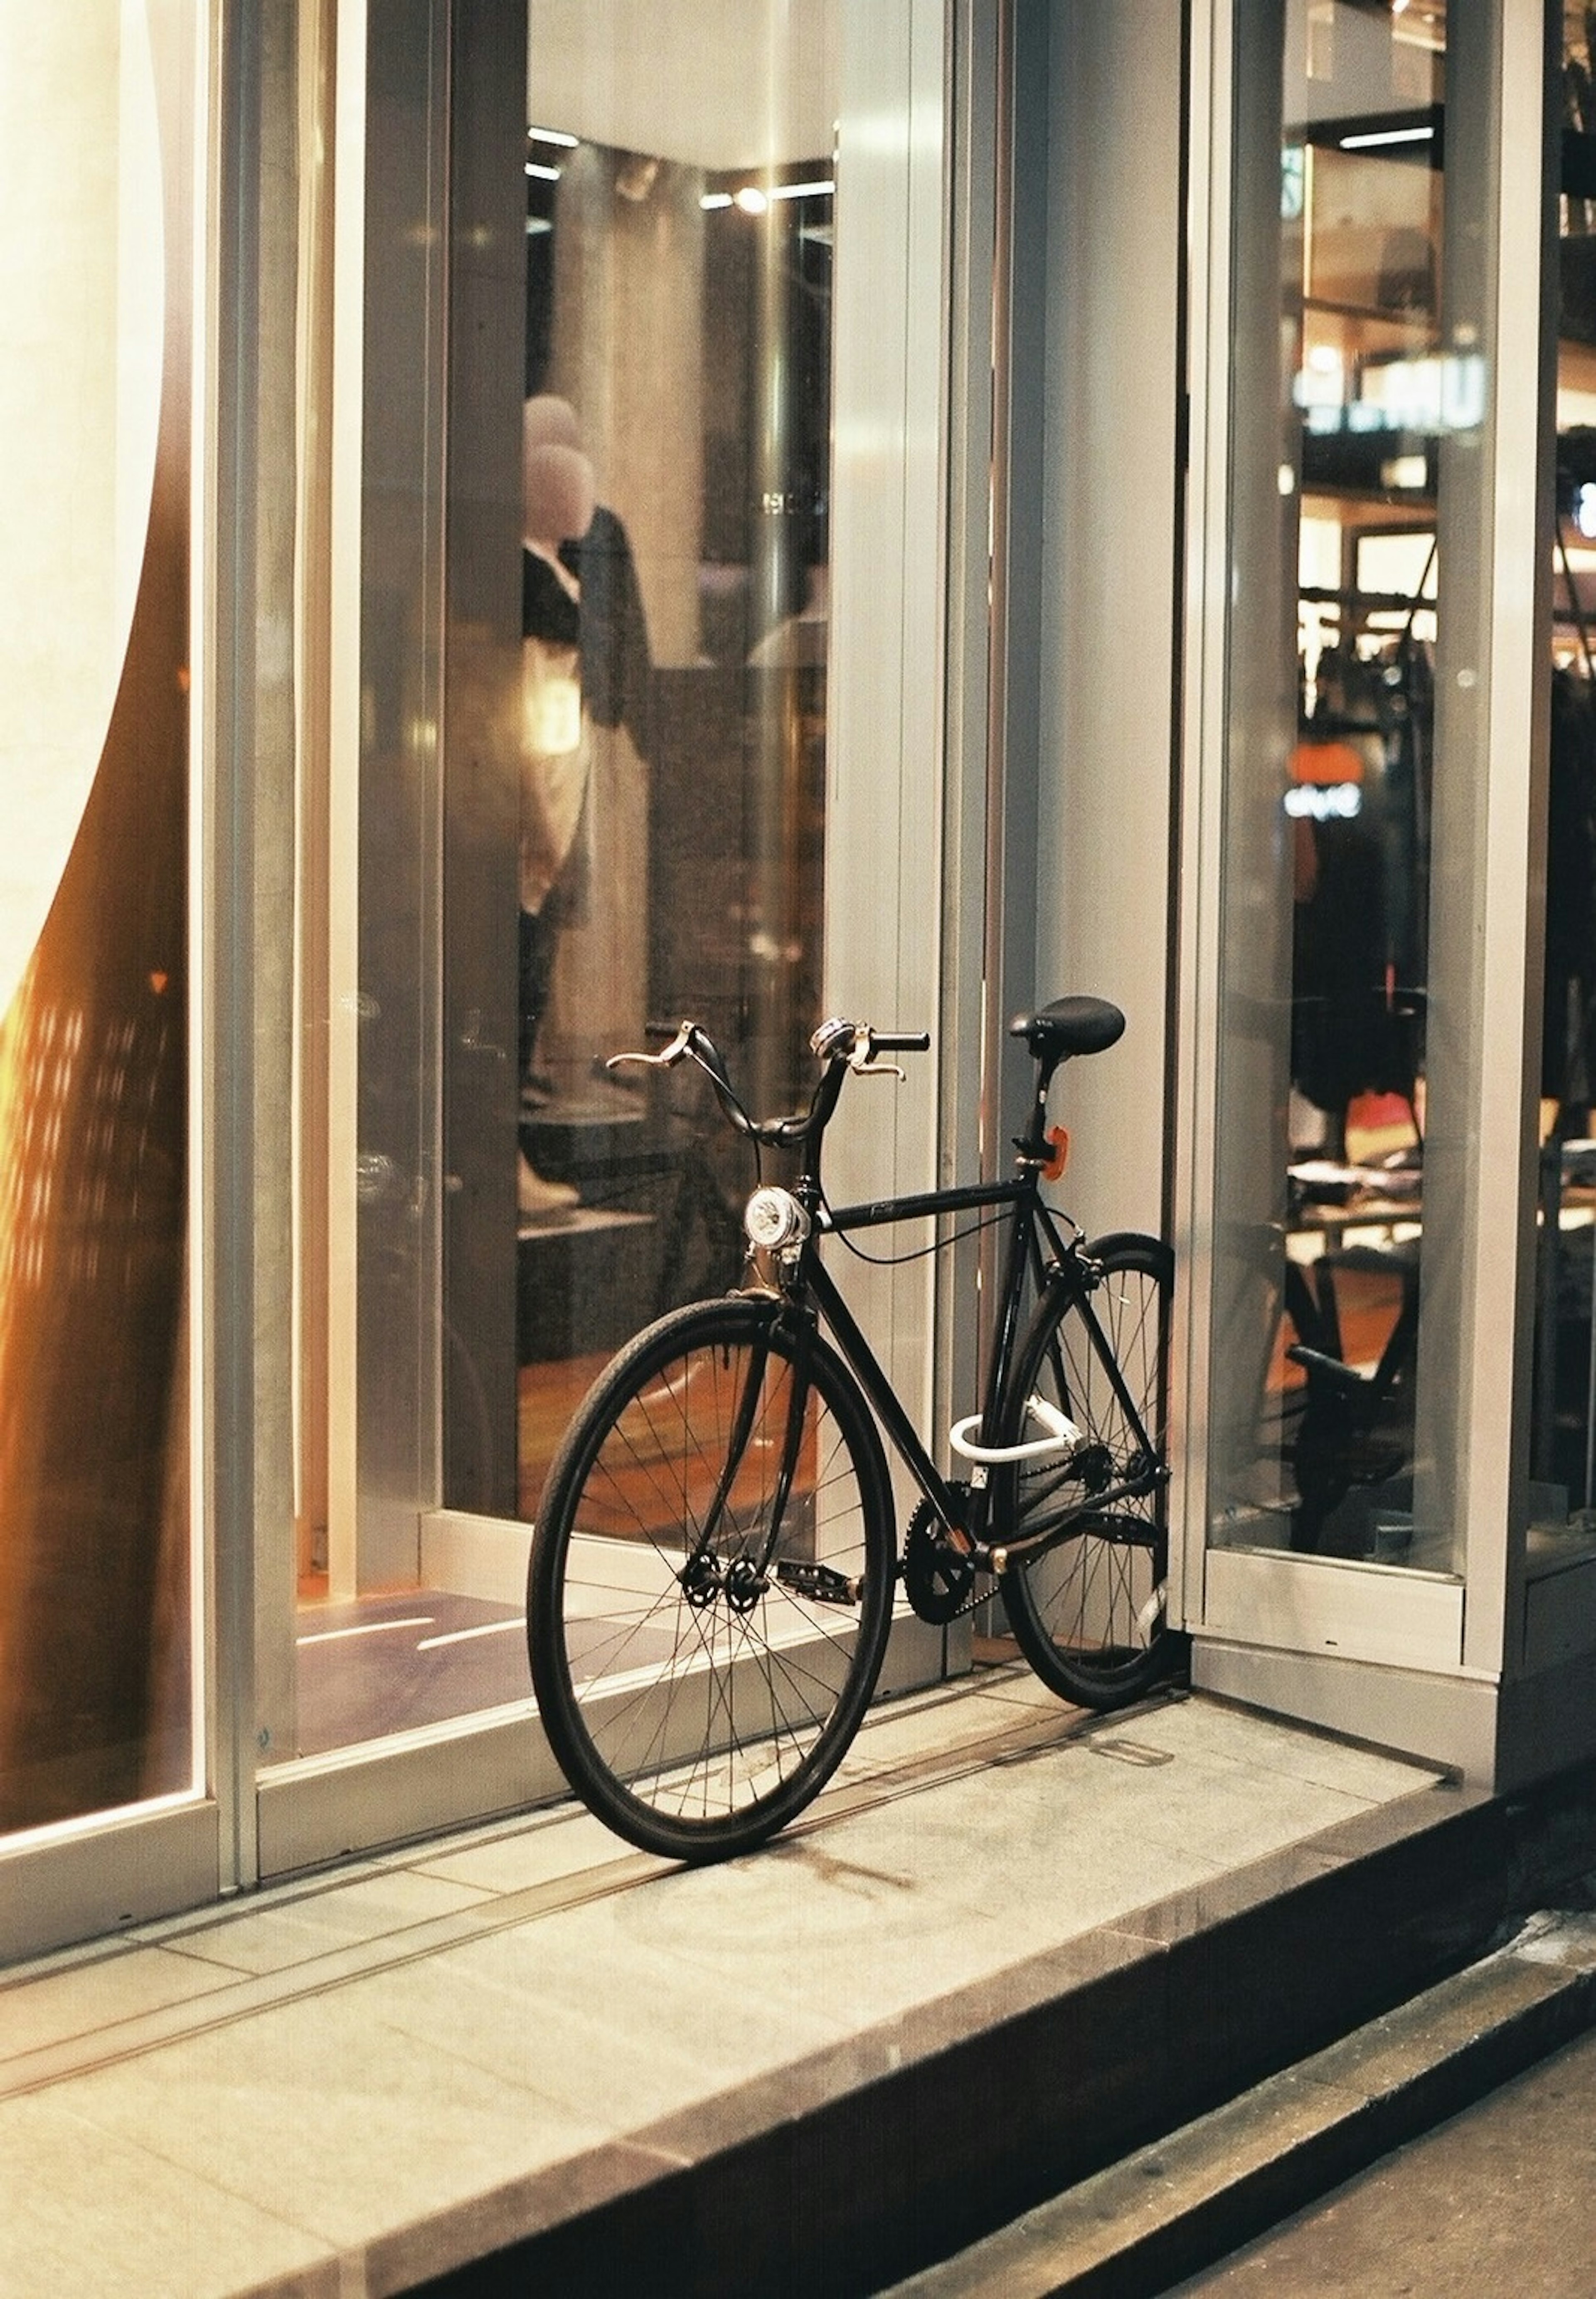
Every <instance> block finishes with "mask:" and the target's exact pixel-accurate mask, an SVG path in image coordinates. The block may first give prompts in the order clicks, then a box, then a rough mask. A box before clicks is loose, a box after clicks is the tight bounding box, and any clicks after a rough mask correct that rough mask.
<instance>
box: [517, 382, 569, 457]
mask: <svg viewBox="0 0 1596 2299" xmlns="http://www.w3.org/2000/svg"><path fill="white" fill-rule="evenodd" d="M581 444H582V434H581V430H580V427H578V422H577V411H576V409H575V408H574V407H573V406H572V405H571V403H570V402H569V399H556V398H555V396H554V394H553V392H549V391H540V392H539V393H538V394H536V397H535V398H532V399H528V401H527V403H526V404H525V406H524V407H523V408H522V410H521V452H522V454H523V455H529V454H530V453H531V452H532V450H533V448H534V447H579V446H580V445H581Z"/></svg>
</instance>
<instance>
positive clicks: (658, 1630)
mask: <svg viewBox="0 0 1596 2299" xmlns="http://www.w3.org/2000/svg"><path fill="white" fill-rule="evenodd" d="M767 1336H768V1329H767ZM795 1380H796V1375H795V1372H794V1364H793V1360H792V1357H791V1356H790V1354H789V1353H788V1352H787V1350H786V1349H785V1348H784V1347H782V1346H780V1345H779V1344H777V1345H771V1346H767V1341H766V1340H757V1341H756V1340H755V1339H754V1336H753V1333H752V1328H751V1327H750V1324H749V1323H748V1321H746V1320H737V1321H736V1323H735V1324H734V1326H732V1327H731V1328H729V1329H722V1330H720V1331H719V1332H714V1333H712V1334H711V1335H708V1336H705V1335H702V1334H701V1335H700V1337H699V1338H696V1339H690V1340H686V1341H683V1340H677V1342H676V1343H675V1344H674V1345H671V1344H669V1343H667V1344H666V1345H665V1346H664V1347H662V1348H661V1349H660V1350H658V1351H656V1352H653V1354H652V1356H651V1357H647V1358H645V1359H644V1362H643V1363H642V1365H639V1366H637V1367H636V1369H635V1370H634V1374H633V1377H632V1380H631V1382H629V1383H627V1384H624V1386H625V1387H626V1388H627V1390H628V1391H629V1395H628V1399H627V1401H626V1402H625V1403H624V1405H623V1406H621V1409H619V1410H613V1409H612V1410H611V1414H610V1415H609V1416H608V1418H607V1423H606V1426H605V1427H604V1429H603V1432H602V1433H600V1434H598V1435H596V1436H595V1437H594V1440H592V1441H591V1442H590V1443H589V1445H588V1446H587V1448H586V1457H585V1458H584V1459H583V1460H582V1461H581V1462H580V1463H579V1464H578V1465H577V1471H576V1475H575V1478H574V1480H573V1481H572V1484H571V1488H570V1490H571V1498H570V1499H569V1504H567V1505H566V1506H567V1507H568V1513H569V1526H568V1528H567V1531H566V1532H565V1536H564V1538H563V1540H562V1541H561V1554H560V1559H559V1569H558V1574H557V1582H558V1585H557V1587H556V1588H554V1589H552V1591H551V1596H552V1611H553V1614H554V1615H555V1616H557V1618H558V1622H559V1647H560V1652H559V1665H560V1671H561V1676H562V1677H563V1679H564V1681H565V1684H566V1686H567V1687H568V1688H569V1696H570V1697H569V1711H568V1714H569V1732H570V1736H571V1738H572V1739H575V1740H576V1742H577V1743H578V1746H577V1747H576V1748H575V1750H574V1751H573V1750H572V1749H571V1748H570V1747H564V1748H561V1747H558V1746H557V1747H556V1753H557V1754H559V1755H561V1760H562V1762H565V1763H566V1768H567V1770H568V1772H574V1773H575V1774H576V1775H577V1781H576V1784H577V1785H578V1787H579V1788H583V1789H584V1790H585V1792H586V1789H596V1790H597V1801H598V1802H599V1803H600V1804H602V1805H603V1808H604V1810H605V1815H606V1817H608V1818H610V1819H611V1822H615V1823H616V1824H619V1825H621V1826H622V1827H623V1829H625V1830H626V1831H627V1832H628V1833H631V1834H633V1835H634V1836H636V1835H637V1834H638V1833H639V1824H641V1826H642V1830H643V1832H645V1833H647V1834H648V1835H649V1836H650V1838H651V1840H659V1838H660V1831H661V1830H664V1831H665V1832H666V1834H667V1835H668V1837H669V1838H670V1840H671V1848H679V1847H678V1846H677V1843H676V1839H677V1838H678V1837H679V1838H682V1839H684V1840H688V1839H691V1838H694V1836H702V1837H705V1838H716V1837H725V1836H726V1835H727V1833H728V1832H732V1831H736V1830H758V1829H761V1828H762V1827H766V1826H775V1825H778V1824H780V1822H781V1820H782V1819H783V1818H785V1817H786V1814H787V1813H788V1811H789V1809H795V1808H796V1806H797V1805H800V1804H802V1802H804V1801H806V1800H807V1797H808V1796H809V1795H810V1794H812V1793H813V1792H814V1788H815V1787H817V1786H818V1785H819V1778H821V1777H823V1776H824V1772H826V1771H828V1770H829V1769H830V1766H831V1764H832V1763H833V1762H835V1755H840V1753H841V1748H842V1747H844V1746H845V1745H846V1739H847V1737H848V1735H849V1733H850V1732H851V1730H852V1711H853V1710H855V1709H857V1708H858V1707H860V1706H862V1698H861V1697H858V1688H857V1685H856V1673H857V1670H858V1666H859V1658H860V1650H861V1641H862V1646H863V1648H864V1649H865V1650H866V1651H867V1652H868V1651H869V1648H870V1647H871V1643H872V1640H873V1639H874V1638H875V1636H876V1634H877V1623H878V1622H879V1621H880V1618H881V1614H882V1612H883V1608H884V1606H885V1603H886V1602H887V1601H888V1592H887V1591H886V1590H885V1589H884V1588H883V1587H881V1586H880V1585H878V1584H879V1582H880V1581H881V1580H882V1578H883V1577H884V1576H883V1574H882V1572H881V1567H880V1564H879V1563H877V1566H876V1570H875V1574H874V1576H872V1574H871V1572H870V1564H869V1556H868V1549H869V1511H870V1506H871V1499H872V1496H871V1494H870V1493H869V1491H868V1490H867V1480H868V1476H869V1469H868V1465H867V1467H866V1468H865V1470H864V1471H863V1472H862V1473H861V1468H860V1461H859V1459H858V1452H859V1440H858V1438H857V1435H856V1434H854V1433H853V1432H851V1431H850V1428H849V1426H848V1415H847V1412H846V1409H845V1407H844V1408H843V1409H842V1410H839V1405H838V1401H837V1398H836V1397H835V1394H834V1388H835V1384H834V1382H833V1381H832V1378H831V1376H830V1374H829V1372H828V1369H827V1366H826V1365H825V1364H824V1363H823V1362H822V1361H820V1360H819V1357H817V1359H816V1361H815V1362H814V1363H813V1365H811V1366H810V1369H809V1374H808V1378H807V1379H806V1382H805V1387H806V1390H807V1401H806V1404H805V1407H804V1411H803V1421H802V1435H801V1437H800V1438H799V1440H798V1441H797V1442H796V1444H795V1446H794V1447H793V1448H792V1449H793V1453H794V1458H793V1460H792V1465H791V1469H790V1477H789V1478H788V1479H787V1480H785V1481H786V1483H787V1499H786V1507H785V1509H784V1511H783V1515H782V1520H781V1523H780V1525H779V1528H777V1529H775V1530H774V1531H773V1526H772V1513H773V1508H774V1505H775V1503H776V1501H777V1498H778V1497H779V1495H780V1493H781V1491H782V1489H783V1485H784V1472H783V1464H784V1456H785V1455H786V1452H787V1449H788V1447H789V1423H790V1420H791V1414H792V1408H793V1401H794V1383H795ZM751 1382H752V1383H753V1384H754V1389H753V1393H752V1399H751V1398H750V1394H749V1385H750V1383H751ZM614 1402H615V1403H619V1396H618V1397H617V1398H616V1399H615V1400H614ZM745 1414H746V1416H747V1440H746V1443H745V1445H744V1449H743V1452H742V1457H741V1460H740V1463H739V1465H738V1466H737V1469H736V1475H735V1476H734V1477H733V1478H732V1479H731V1481H730V1483H729V1487H727V1481H726V1476H725V1465H726V1461H727V1450H728V1446H729V1444H730V1441H731V1440H732V1437H733V1434H734V1432H736V1430H737V1429H738V1428H739V1427H740V1426H741V1425H742V1423H743V1419H744V1415H745ZM723 1489H724V1490H723ZM712 1519H713V1520H715V1522H714V1523H713V1526H712V1530H711V1520H712ZM706 1533H707V1538H706ZM817 1568H818V1570H817ZM827 1574H835V1576H836V1581H837V1582H838V1583H863V1584H864V1593H863V1595H862V1598H860V1599H859V1600H857V1601H854V1602H852V1603H851V1604H845V1603H842V1602H838V1601H827V1599H826V1597H825V1595H823V1594H822V1595H819V1596H818V1595H817V1593H816V1590H817V1587H821V1588H823V1589H828V1588H829V1587H830V1584H829V1583H828V1582H827V1581H825V1576H826V1575H827ZM873 1672H874V1668H873V1664H872V1666H871V1670H870V1673H871V1674H873ZM868 1690H869V1687H868V1685H866V1686H865V1688H864V1692H865V1694H866V1695H868ZM539 1691H540V1697H542V1696H543V1693H544V1687H543V1686H541V1685H540V1687H539ZM545 1706H554V1707H564V1706H565V1704H564V1703H561V1702H558V1701H557V1702H555V1703H553V1704H548V1703H546V1702H545ZM546 1721H548V1722H550V1724H551V1726H553V1721H554V1720H553V1716H550V1717H548V1718H547V1720H546ZM554 1737H555V1734H554V1731H553V1730H551V1738H554ZM573 1755H574V1763H573V1761H572V1757H573ZM589 1801H590V1802H593V1801H595V1798H594V1796H592V1795H590V1796H589Z"/></svg>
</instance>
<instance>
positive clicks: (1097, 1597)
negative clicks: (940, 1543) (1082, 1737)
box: [993, 1232, 1175, 1708]
mask: <svg viewBox="0 0 1596 2299" xmlns="http://www.w3.org/2000/svg"><path fill="white" fill-rule="evenodd" d="M1089 1251H1090V1254H1091V1257H1092V1258H1093V1260H1094V1261H1096V1262H1099V1263H1100V1264H1101V1266H1102V1268H1103V1271H1104V1277H1103V1282H1102V1283H1101V1285H1100V1286H1099V1287H1098V1288H1097V1290H1096V1291H1094V1292H1093V1294H1092V1295H1091V1296H1090V1301H1091V1307H1092V1318H1091V1319H1090V1320H1089V1319H1088V1316H1087V1315H1086V1312H1085V1309H1084V1308H1083V1307H1082V1303H1081V1300H1080V1299H1079V1298H1078V1297H1077V1296H1076V1294H1074V1293H1072V1292H1071V1291H1068V1289H1067V1288H1065V1287H1062V1286H1060V1287H1059V1288H1056V1289H1055V1290H1052V1291H1049V1292H1046V1293H1044V1294H1043V1298H1042V1300H1041V1302H1040V1303H1039V1305H1038V1307H1037V1310H1036V1315H1035V1318H1034V1319H1033V1321H1032V1324H1031V1329H1030V1331H1029V1332H1028V1333H1027V1336H1026V1339H1025V1341H1024V1343H1023V1344H1022V1346H1021V1349H1020V1353H1019V1356H1018V1359H1017V1361H1016V1365H1015V1369H1014V1374H1013V1377H1012V1380H1011V1382H1010V1398H1009V1405H1008V1408H1007V1411H1006V1413H1005V1415H1004V1420H1005V1427H1006V1432H1007V1433H1006V1435H1005V1437H1004V1440H1003V1441H1004V1442H1005V1443H1009V1444H1013V1443H1017V1442H1018V1441H1020V1440H1022V1439H1024V1438H1027V1437H1031V1436H1035V1433H1036V1432H1035V1425H1034V1424H1032V1425H1029V1426H1027V1400H1028V1399H1029V1398H1031V1397H1033V1396H1036V1397H1040V1398H1043V1399H1044V1400H1045V1401H1046V1403H1048V1404H1049V1405H1051V1406H1054V1407H1058V1408H1059V1409H1060V1410H1061V1411H1063V1412H1064V1413H1066V1414H1068V1416H1069V1418H1070V1419H1071V1420H1072V1421H1073V1422H1074V1423H1076V1426H1077V1427H1078V1428H1079V1429H1080V1430H1081V1431H1082V1432H1084V1434H1085V1438H1086V1440H1087V1443H1088V1445H1089V1446H1090V1447H1092V1448H1093V1456H1091V1457H1088V1458H1089V1465H1088V1466H1087V1467H1086V1477H1087V1483H1086V1485H1085V1490H1086V1491H1089V1490H1091V1488H1092V1486H1093V1484H1095V1485H1096V1486H1098V1487H1099V1488H1101V1489H1106V1488H1107V1487H1108V1486H1109V1485H1110V1484H1118V1483H1120V1482H1122V1481H1125V1480H1126V1477H1127V1475H1130V1474H1134V1473H1135V1470H1136V1468H1137V1466H1138V1465H1141V1466H1142V1467H1143V1469H1145V1470H1151V1469H1152V1468H1155V1467H1156V1468H1160V1469H1161V1467H1162V1465H1163V1461H1164V1453H1165V1440H1164V1414H1165V1392H1166V1386H1167V1382H1166V1367H1167V1358H1168V1330H1169V1304H1170V1299H1171V1297H1172V1295H1173V1293H1174V1290H1175V1262H1174V1256H1173V1255H1172V1253H1171V1252H1170V1250H1169V1248H1168V1246H1167V1245H1165V1244H1163V1243H1162V1242H1161V1241H1160V1240H1159V1239H1157V1238H1153V1237H1142V1236H1138V1235H1136V1234H1135V1233H1134V1232H1121V1233H1118V1234H1116V1235H1114V1236H1112V1237H1105V1238H1101V1239H1099V1240H1097V1241H1094V1242H1093V1245H1092V1246H1091V1247H1090V1248H1089ZM1094 1326H1095V1330H1094ZM1100 1335H1101V1341H1100V1338H1099V1336H1100ZM1105 1346H1106V1349H1107V1351H1108V1352H1109V1357H1111V1358H1112V1365H1110V1362H1109V1357H1105V1355H1104V1348H1105ZM1116 1375H1117V1376H1118V1378H1116ZM1127 1407H1128V1409H1127ZM1133 1416H1134V1417H1133ZM1143 1440H1145V1442H1143ZM1083 1498H1084V1489H1083V1481H1082V1477H1081V1475H1080V1473H1071V1472H1069V1471H1060V1467H1059V1465H1058V1464H1057V1463H1056V1462H1051V1463H1050V1462H1049V1461H1048V1460H1046V1459H1045V1458H1043V1459H1042V1460H1039V1461H1032V1462H1017V1463H1014V1464H1011V1465H1008V1466H1006V1467H1005V1468H1003V1469H1002V1470H1001V1471H1000V1472H999V1479H998V1482H997V1485H996V1490H995V1496H994V1509H993V1529H994V1538H995V1539H997V1540H1010V1541H1011V1540H1018V1539H1020V1538H1021V1537H1022V1536H1024V1535H1025V1534H1027V1533H1033V1532H1038V1531H1043V1530H1044V1529H1045V1527H1046V1526H1047V1525H1048V1523H1050V1522H1052V1521H1055V1520H1057V1519H1058V1518H1059V1517H1060V1516H1062V1515H1066V1514H1067V1513H1068V1511H1070V1510H1073V1509H1076V1508H1079V1506H1080V1505H1081V1502H1082V1499H1083ZM1168 1556H1169V1549H1168V1528H1167V1523H1166V1513H1165V1484H1164V1481H1163V1479H1162V1477H1161V1476H1160V1478H1159V1479H1158V1480H1157V1481H1156V1482H1154V1483H1153V1484H1152V1486H1151V1490H1150V1491H1149V1492H1147V1493H1146V1494H1145V1495H1144V1496H1140V1497H1137V1498H1133V1499H1128V1500H1125V1501H1121V1502H1118V1503H1116V1504H1114V1505H1112V1506H1110V1507H1109V1508H1106V1509H1104V1510H1102V1511H1101V1512H1091V1511H1088V1513H1087V1514H1085V1515H1082V1516H1080V1517H1078V1518H1077V1519H1076V1522H1075V1523H1073V1524H1072V1525H1071V1526H1070V1528H1069V1530H1068V1532H1067V1533H1066V1535H1065V1537H1064V1538H1063V1540H1060V1543H1059V1544H1058V1546H1057V1547H1056V1548H1050V1549H1047V1550H1045V1551H1044V1552H1043V1554H1042V1555H1040V1556H1036V1557H1035V1558H1034V1559H1032V1560H1031V1561H1029V1562H1027V1561H1025V1560H1023V1559H1021V1558H1018V1557H1017V1558H1014V1559H1012V1560H1011V1562H1010V1566H1009V1569H1008V1571H1007V1572H1006V1573H1004V1574H1003V1576H1002V1581H1001V1582H1000V1583H999V1585H1000V1587H1001V1588H1002V1592H1003V1604H1004V1607H1005V1609H1006V1611H1007V1613H1008V1615H1009V1620H1010V1625H1011V1626H1012V1628H1013V1631H1014V1634H1015V1637H1016V1639H1017V1640H1018V1645H1019V1648H1020V1650H1021V1651H1022V1652H1023V1653H1024V1655H1025V1656H1026V1658H1027V1660H1028V1661H1029V1662H1030V1664H1031V1666H1032V1667H1033V1668H1034V1669H1035V1672H1036V1673H1037V1675H1038V1676H1039V1677H1040V1678H1041V1679H1042V1681H1043V1683H1044V1684H1046V1685H1048V1686H1049V1687H1051V1689H1052V1690H1053V1691H1054V1692H1057V1693H1059V1694H1060V1695H1061V1697H1063V1698H1065V1699H1066V1700H1074V1701H1076V1702H1078V1703H1079V1704H1080V1705H1081V1706H1083V1707H1086V1708H1117V1707H1118V1706H1122V1705H1123V1703H1125V1702H1126V1701H1127V1700H1133V1699H1135V1697H1136V1696H1137V1695H1138V1694H1139V1693H1141V1692H1143V1691H1145V1690H1146V1689H1147V1687H1148V1686H1149V1685H1150V1684H1151V1683H1152V1682H1153V1681H1155V1680H1156V1678H1157V1677H1158V1675H1159V1673H1160V1670H1161V1669H1162V1668H1163V1666H1164V1664H1165V1662H1166V1660H1167V1658H1168V1631H1167V1627H1166V1623H1165V1618H1164V1605H1163V1589H1164V1581H1165V1577H1166V1574H1167V1573H1168Z"/></svg>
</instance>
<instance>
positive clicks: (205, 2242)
mask: <svg viewBox="0 0 1596 2299" xmlns="http://www.w3.org/2000/svg"><path fill="white" fill-rule="evenodd" d="M3 2130H4V2140H3V2144H0V2291H4V2292H5V2293H7V2294H9V2295H14V2299H46V2295H49V2299H55V2295H60V2299H69V2295H70V2299H129V2295H130V2294H135V2293H136V2294H137V2299H224V2295H226V2294H229V2293H231V2292H237V2291H242V2290H244V2289H246V2288H247V2287H249V2286H250V2285H252V2284H254V2283H257V2282H259V2281H261V2280H262V2279H263V2278H267V2277H269V2276H274V2275H278V2276H280V2275H285V2274H288V2273H291V2272H299V2271H302V2270H314V2269H315V2268H316V2266H317V2263H318V2262H319V2261H320V2260H321V2259H322V2258H323V2257H324V2255H325V2245H322V2244H321V2243H320V2241H319V2240H318V2239H317V2238H316V2237H314V2236H312V2235H311V2234H308V2233H307V2232H306V2231H305V2230H304V2229H303V2228H296V2227H294V2226H292V2225H290V2224H289V2222H288V2220H287V2219H286V2218H285V2217H284V2216H283V2215H282V2214H281V2213H279V2212H277V2211H275V2210H273V2209H271V2208H270V2206H269V2205H262V2204H259V2203H257V2202H253V2201H250V2200H248V2199H246V2198H245V2197H244V2196H243V2195H239V2194H237V2192H230V2191H229V2188H228V2187H227V2185H226V2184H225V2183H220V2184H219V2183H212V2181H210V2180H207V2179H203V2178H199V2177H196V2176H195V2175H194V2174H193V2173H191V2172H190V2171H188V2170H186V2169H184V2168H182V2167H180V2166H179V2165H176V2164H174V2163H172V2162H170V2160H167V2159H166V2158H165V2156H164V2155H163V2154H162V2152H160V2151H158V2150H156V2149H153V2148H150V2147H145V2146H143V2145H139V2144H138V2142H137V2139H136V2138H133V2137H127V2136H125V2135H123V2134H121V2133H113V2132H108V2131H107V2130H105V2129H104V2128H103V2127H97V2126H96V2125H94V2124H91V2123H88V2122H86V2121H83V2120H82V2119H81V2118H80V2117H79V2116H78V2115H76V2114H74V2113H73V2112H71V2110H70V2108H68V2107H66V2106H64V2105H62V2103H61V2101H60V2099H59V2097H38V2096H35V2097H32V2098H27V2099H13V2100H11V2101H8V2102H7V2104H6V2106H5V2110H4V2127H3Z"/></svg>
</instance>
